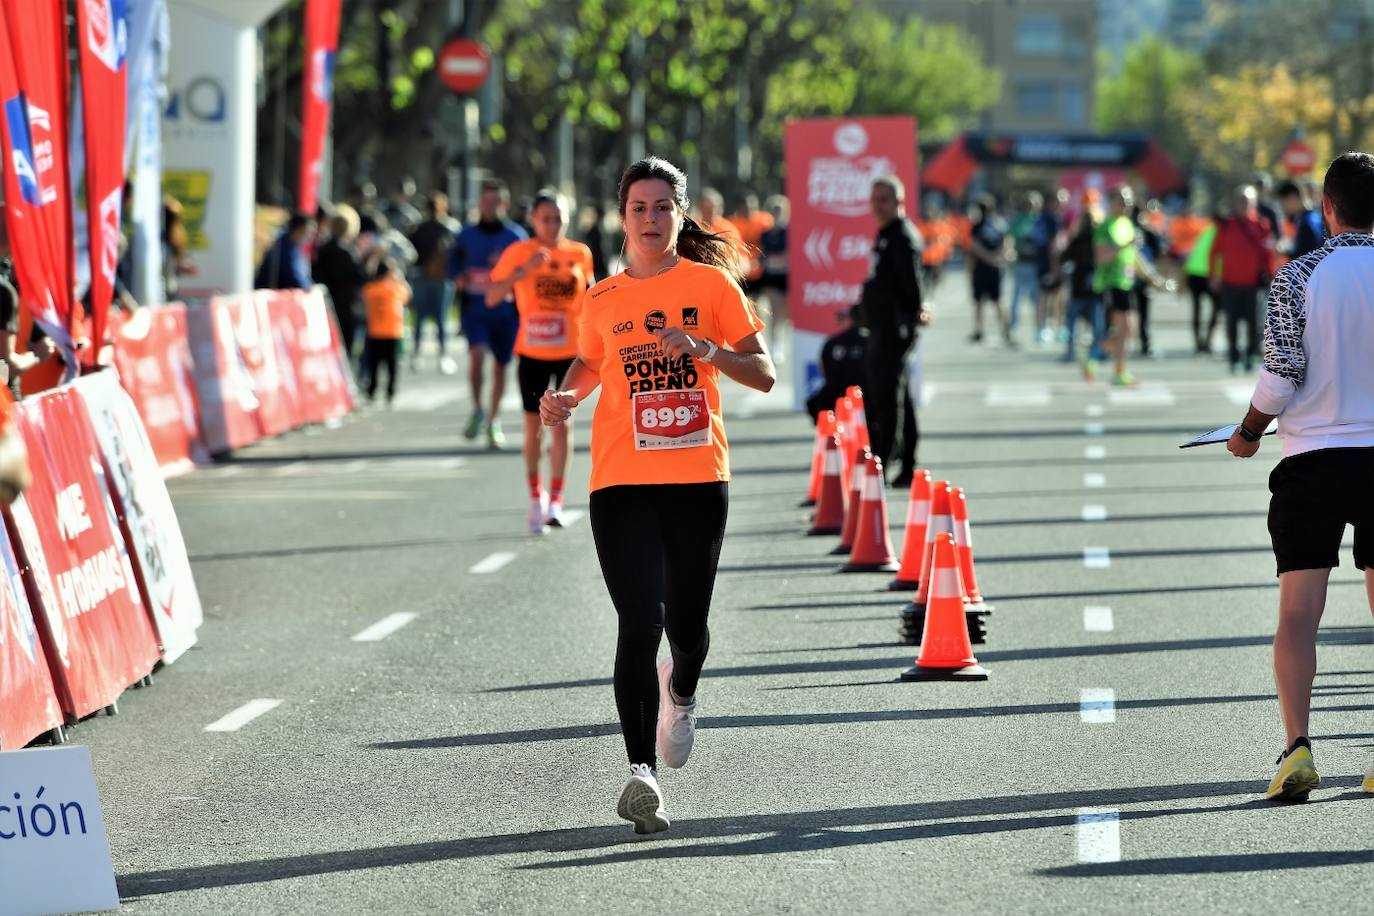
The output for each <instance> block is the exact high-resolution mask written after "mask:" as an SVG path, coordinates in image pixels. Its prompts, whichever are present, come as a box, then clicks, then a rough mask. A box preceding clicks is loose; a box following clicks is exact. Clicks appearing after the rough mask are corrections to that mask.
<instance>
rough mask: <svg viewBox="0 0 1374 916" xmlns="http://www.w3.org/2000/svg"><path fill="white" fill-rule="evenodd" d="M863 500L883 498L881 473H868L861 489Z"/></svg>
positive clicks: (880, 499)
mask: <svg viewBox="0 0 1374 916" xmlns="http://www.w3.org/2000/svg"><path fill="white" fill-rule="evenodd" d="M863 498H864V502H881V501H882V498H883V478H882V475H880V474H877V473H873V474H869V475H868V477H867V479H865V480H864V490H863Z"/></svg>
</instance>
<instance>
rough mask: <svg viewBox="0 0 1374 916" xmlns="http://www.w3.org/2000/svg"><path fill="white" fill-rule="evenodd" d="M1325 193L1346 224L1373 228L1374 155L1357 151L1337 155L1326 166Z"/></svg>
mask: <svg viewBox="0 0 1374 916" xmlns="http://www.w3.org/2000/svg"><path fill="white" fill-rule="evenodd" d="M1322 193H1323V194H1324V195H1326V197H1327V199H1329V200H1330V201H1331V208H1332V209H1333V210H1335V211H1336V218H1337V219H1338V220H1340V221H1341V223H1342V224H1343V225H1346V226H1349V227H1350V228H1352V229H1369V228H1371V227H1374V156H1372V155H1370V154H1369V153H1355V152H1350V153H1342V154H1341V155H1339V156H1337V157H1336V158H1335V159H1334V160H1333V161H1332V162H1331V165H1330V166H1329V167H1327V170H1326V180H1325V181H1324V182H1322Z"/></svg>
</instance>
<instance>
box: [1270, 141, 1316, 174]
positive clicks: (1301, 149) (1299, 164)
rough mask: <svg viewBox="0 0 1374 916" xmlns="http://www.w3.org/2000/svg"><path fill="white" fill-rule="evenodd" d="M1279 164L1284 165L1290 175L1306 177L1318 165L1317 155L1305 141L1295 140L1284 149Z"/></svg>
mask: <svg viewBox="0 0 1374 916" xmlns="http://www.w3.org/2000/svg"><path fill="white" fill-rule="evenodd" d="M1279 162H1281V163H1283V167H1284V168H1285V169H1287V170H1288V174H1290V175H1306V174H1307V173H1308V172H1310V171H1312V167H1313V166H1314V165H1316V164H1317V154H1316V153H1315V152H1313V151H1312V147H1310V146H1308V145H1307V144H1306V143H1304V142H1303V141H1301V140H1294V141H1293V142H1292V143H1290V144H1288V145H1287V146H1285V147H1284V148H1283V155H1282V156H1280V157H1279Z"/></svg>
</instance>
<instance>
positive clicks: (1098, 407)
mask: <svg viewBox="0 0 1374 916" xmlns="http://www.w3.org/2000/svg"><path fill="white" fill-rule="evenodd" d="M1083 412H1084V413H1085V414H1087V415H1088V416H1090V417H1101V416H1105V415H1106V413H1107V408H1106V407H1105V406H1103V405H1102V404H1089V405H1088V406H1087V407H1085V408H1084V409H1083Z"/></svg>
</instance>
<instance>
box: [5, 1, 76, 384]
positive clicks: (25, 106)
mask: <svg viewBox="0 0 1374 916" xmlns="http://www.w3.org/2000/svg"><path fill="white" fill-rule="evenodd" d="M66 34H67V33H66V4H65V3H64V2H63V0H0V106H3V108H4V111H3V113H2V114H0V121H3V123H2V124H0V135H2V136H3V147H4V150H3V152H4V156H5V161H6V162H7V163H8V164H9V167H8V168H6V169H4V174H5V180H4V184H5V189H4V199H5V222H6V227H7V228H8V230H9V241H10V247H11V249H13V253H14V263H15V267H16V269H17V270H18V273H19V285H20V294H21V296H22V297H23V301H24V305H25V306H26V308H27V309H28V310H29V311H31V313H32V314H33V316H34V318H35V320H37V321H38V322H39V323H40V324H41V325H42V327H43V329H44V330H45V331H47V332H48V335H49V336H50V337H52V339H53V341H54V342H55V343H56V344H57V345H58V346H59V347H60V348H61V349H63V350H64V351H65V352H66V354H67V365H68V367H69V374H72V375H74V374H75V368H76V358H75V350H74V348H73V345H72V337H71V327H72V249H71V240H72V216H71V206H70V196H69V195H70V187H71V182H70V181H69V180H68V177H67V127H66V118H67V41H66Z"/></svg>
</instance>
